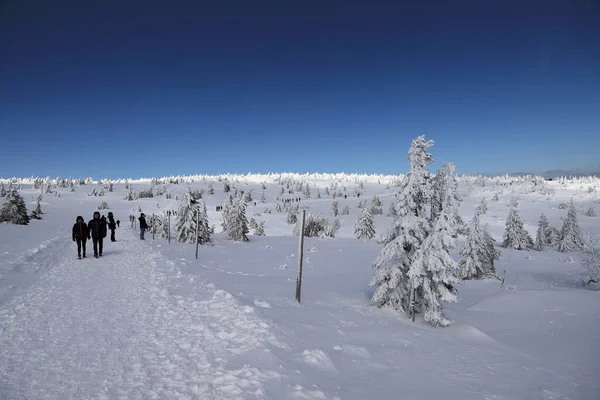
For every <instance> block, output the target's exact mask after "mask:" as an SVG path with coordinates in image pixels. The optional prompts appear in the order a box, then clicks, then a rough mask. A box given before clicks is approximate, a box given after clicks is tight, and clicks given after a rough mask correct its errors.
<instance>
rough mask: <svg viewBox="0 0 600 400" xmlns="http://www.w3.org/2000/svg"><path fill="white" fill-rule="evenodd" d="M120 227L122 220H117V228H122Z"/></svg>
mask: <svg viewBox="0 0 600 400" xmlns="http://www.w3.org/2000/svg"><path fill="white" fill-rule="evenodd" d="M120 227H121V221H120V220H117V228H120Z"/></svg>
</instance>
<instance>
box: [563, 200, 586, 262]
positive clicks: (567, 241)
mask: <svg viewBox="0 0 600 400" xmlns="http://www.w3.org/2000/svg"><path fill="white" fill-rule="evenodd" d="M582 248H583V238H582V237H581V231H580V230H579V224H578V223H577V211H576V210H575V205H573V199H571V204H570V205H569V211H568V212H567V218H566V219H565V221H564V222H563V226H562V229H561V231H560V243H559V244H558V251H561V252H566V251H571V250H581V249H582Z"/></svg>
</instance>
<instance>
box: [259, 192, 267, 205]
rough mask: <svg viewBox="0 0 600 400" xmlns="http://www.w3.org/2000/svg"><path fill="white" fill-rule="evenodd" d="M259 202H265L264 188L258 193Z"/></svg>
mask: <svg viewBox="0 0 600 400" xmlns="http://www.w3.org/2000/svg"><path fill="white" fill-rule="evenodd" d="M260 202H261V203H266V202H267V198H266V197H265V191H264V190H263V191H262V192H261V193H260Z"/></svg>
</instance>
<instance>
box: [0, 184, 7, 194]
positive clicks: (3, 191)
mask: <svg viewBox="0 0 600 400" xmlns="http://www.w3.org/2000/svg"><path fill="white" fill-rule="evenodd" d="M6 193H7V192H6V189H5V188H4V184H3V183H2V182H0V197H4V196H6Z"/></svg>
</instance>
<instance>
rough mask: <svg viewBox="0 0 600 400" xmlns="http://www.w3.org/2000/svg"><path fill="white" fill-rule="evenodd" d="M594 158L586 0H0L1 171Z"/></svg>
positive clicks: (576, 163) (570, 163)
mask: <svg viewBox="0 0 600 400" xmlns="http://www.w3.org/2000/svg"><path fill="white" fill-rule="evenodd" d="M421 134H425V135H426V137H427V138H431V139H434V140H435V141H436V146H434V147H433V148H432V151H433V154H434V156H435V157H436V165H434V166H433V167H434V168H435V167H436V166H437V165H439V162H440V161H454V162H455V164H456V165H457V169H458V172H459V173H479V172H490V173H505V172H516V171H532V172H541V171H545V170H548V169H554V168H563V169H575V168H590V169H592V168H593V169H596V170H598V169H600V156H599V153H600V2H599V1H597V0H569V1H567V0H543V1H542V0H539V1H538V0H518V1H515V0H503V1H481V0H472V1H463V0H452V1H447V0H444V1H442V0H436V1H431V0H418V1H416V0H412V1H404V0H396V1H387V2H383V1H353V0H340V1H327V0H307V1H282V0H277V1H246V0H238V1H227V0H224V1H185V2H184V1H177V0H173V1H132V0H119V1H110V0H109V1H81V0H77V1H61V0H55V1H45V0H37V1H35V0H30V1H19V0H12V1H11V0H7V1H0V136H1V143H2V146H1V147H2V151H1V155H0V176H4V177H6V176H30V175H41V176H46V175H51V176H56V175H60V176H78V177H79V176H92V177H94V178H100V177H140V176H163V175H168V174H193V173H211V174H212V173H221V172H268V171H274V172H279V171H296V172H307V171H319V172H340V171H346V172H366V173H401V172H404V171H405V170H406V168H407V162H406V160H405V157H406V153H407V150H408V146H409V144H410V140H411V139H412V138H413V137H415V136H417V135H421Z"/></svg>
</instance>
